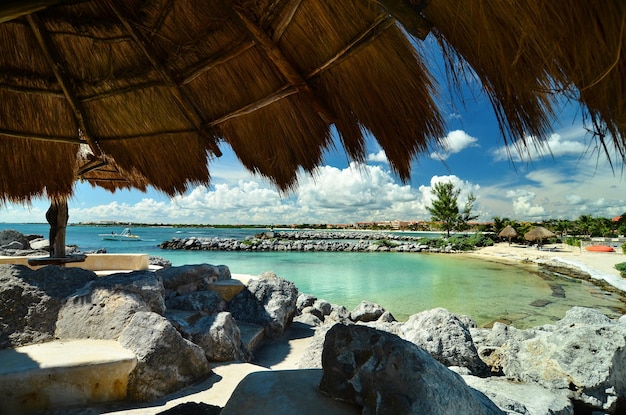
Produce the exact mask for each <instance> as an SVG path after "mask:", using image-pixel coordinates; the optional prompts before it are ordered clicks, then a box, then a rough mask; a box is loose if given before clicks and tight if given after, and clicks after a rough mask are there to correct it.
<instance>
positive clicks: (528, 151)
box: [492, 131, 587, 162]
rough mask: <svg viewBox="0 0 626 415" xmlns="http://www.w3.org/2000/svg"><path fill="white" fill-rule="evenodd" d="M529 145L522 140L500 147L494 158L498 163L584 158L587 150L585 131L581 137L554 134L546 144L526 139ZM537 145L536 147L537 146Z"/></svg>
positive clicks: (494, 152) (495, 151)
mask: <svg viewBox="0 0 626 415" xmlns="http://www.w3.org/2000/svg"><path fill="white" fill-rule="evenodd" d="M526 142H527V143H528V145H524V144H523V142H522V141H521V140H518V141H516V142H514V143H511V144H509V145H507V146H502V147H498V148H496V149H495V150H493V153H492V154H493V157H494V159H495V160H496V161H504V160H513V161H516V162H519V161H529V160H536V159H538V158H541V157H545V156H550V155H552V156H553V157H561V156H582V155H583V154H584V153H585V151H586V150H587V145H586V144H585V143H584V131H582V132H581V133H580V134H579V135H574V134H569V137H568V138H564V137H563V136H561V135H560V134H557V133H554V134H552V135H551V136H550V137H549V138H548V139H547V140H546V141H545V142H538V141H537V140H536V139H535V138H533V137H526ZM535 143H536V145H535Z"/></svg>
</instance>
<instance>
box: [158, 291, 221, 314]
mask: <svg viewBox="0 0 626 415" xmlns="http://www.w3.org/2000/svg"><path fill="white" fill-rule="evenodd" d="M165 305H166V306H167V308H168V309H175V310H186V311H204V312H207V313H209V314H215V313H219V312H220V311H223V310H224V308H225V306H226V304H225V302H224V300H223V299H222V297H221V296H220V295H219V294H218V293H217V292H215V291H195V292H192V293H189V294H183V295H178V296H176V297H172V298H168V299H167V300H166V301H165Z"/></svg>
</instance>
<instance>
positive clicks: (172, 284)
mask: <svg viewBox="0 0 626 415" xmlns="http://www.w3.org/2000/svg"><path fill="white" fill-rule="evenodd" d="M156 275H157V276H158V277H159V278H161V280H162V281H163V287H164V288H165V296H166V298H170V297H173V296H175V295H181V294H189V293H192V292H194V291H205V290H207V289H208V288H209V286H210V285H211V284H212V283H215V282H216V281H222V280H229V279H231V274H230V269H229V268H228V267H227V266H226V265H210V264H199V265H183V266H180V267H168V268H163V269H160V270H158V271H157V272H156Z"/></svg>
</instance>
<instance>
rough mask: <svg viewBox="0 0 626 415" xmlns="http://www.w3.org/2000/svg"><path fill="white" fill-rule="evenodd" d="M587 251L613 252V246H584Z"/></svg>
mask: <svg viewBox="0 0 626 415" xmlns="http://www.w3.org/2000/svg"><path fill="white" fill-rule="evenodd" d="M585 249H586V250H587V251H591V252H615V250H614V249H613V248H611V247H610V246H606V245H590V246H588V247H586V248H585Z"/></svg>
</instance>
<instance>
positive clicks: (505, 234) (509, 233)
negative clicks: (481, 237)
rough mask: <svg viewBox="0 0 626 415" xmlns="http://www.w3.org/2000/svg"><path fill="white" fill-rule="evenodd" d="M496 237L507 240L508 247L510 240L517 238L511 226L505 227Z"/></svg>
mask: <svg viewBox="0 0 626 415" xmlns="http://www.w3.org/2000/svg"><path fill="white" fill-rule="evenodd" d="M498 236H499V237H500V238H507V239H508V240H509V245H510V244H511V239H512V238H515V237H517V231H516V230H515V228H514V227H512V226H511V225H507V226H506V228H504V229H502V230H501V231H500V233H499V234H498Z"/></svg>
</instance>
